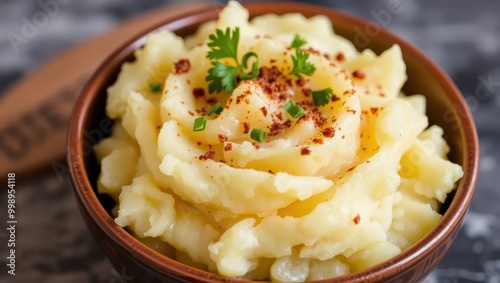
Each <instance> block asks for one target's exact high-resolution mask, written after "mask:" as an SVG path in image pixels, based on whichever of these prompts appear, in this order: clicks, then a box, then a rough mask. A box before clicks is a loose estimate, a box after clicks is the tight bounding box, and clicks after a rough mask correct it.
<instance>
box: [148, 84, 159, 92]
mask: <svg viewBox="0 0 500 283" xmlns="http://www.w3.org/2000/svg"><path fill="white" fill-rule="evenodd" d="M149 90H150V91H151V92H152V93H159V92H161V84H160V83H151V84H149Z"/></svg>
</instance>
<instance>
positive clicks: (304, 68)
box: [290, 49, 316, 79]
mask: <svg viewBox="0 0 500 283" xmlns="http://www.w3.org/2000/svg"><path fill="white" fill-rule="evenodd" d="M309 55H310V54H309V53H307V52H303V51H301V50H299V49H295V56H294V55H292V62H293V69H292V70H291V71H290V74H291V75H295V76H296V77H297V78H299V79H302V75H308V76H311V75H312V74H313V73H314V71H316V67H315V66H314V65H313V64H311V63H310V62H307V59H309Z"/></svg>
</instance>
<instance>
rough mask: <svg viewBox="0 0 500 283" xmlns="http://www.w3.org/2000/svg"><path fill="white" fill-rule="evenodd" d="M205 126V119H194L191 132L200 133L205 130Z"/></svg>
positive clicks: (203, 117)
mask: <svg viewBox="0 0 500 283" xmlns="http://www.w3.org/2000/svg"><path fill="white" fill-rule="evenodd" d="M206 126H207V117H205V116H201V117H198V118H196V119H194V124H193V131H195V132H200V131H203V130H205V127H206Z"/></svg>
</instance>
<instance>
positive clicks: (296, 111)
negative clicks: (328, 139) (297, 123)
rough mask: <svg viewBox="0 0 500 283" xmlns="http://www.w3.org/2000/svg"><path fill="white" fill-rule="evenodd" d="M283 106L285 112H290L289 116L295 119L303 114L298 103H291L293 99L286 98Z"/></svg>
mask: <svg viewBox="0 0 500 283" xmlns="http://www.w3.org/2000/svg"><path fill="white" fill-rule="evenodd" d="M283 108H284V109H285V110H286V112H288V114H290V116H292V117H293V118H295V119H298V118H300V117H302V116H304V115H305V113H304V109H303V108H302V107H300V105H295V104H293V101H292V100H291V99H290V100H288V102H287V103H285V105H283Z"/></svg>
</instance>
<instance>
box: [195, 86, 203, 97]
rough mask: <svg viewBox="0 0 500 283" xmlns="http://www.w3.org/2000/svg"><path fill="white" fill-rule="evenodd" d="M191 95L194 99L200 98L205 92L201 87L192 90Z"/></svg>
mask: <svg viewBox="0 0 500 283" xmlns="http://www.w3.org/2000/svg"><path fill="white" fill-rule="evenodd" d="M193 95H194V97H195V98H200V97H203V96H205V90H204V89H203V88H201V87H196V88H193Z"/></svg>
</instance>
